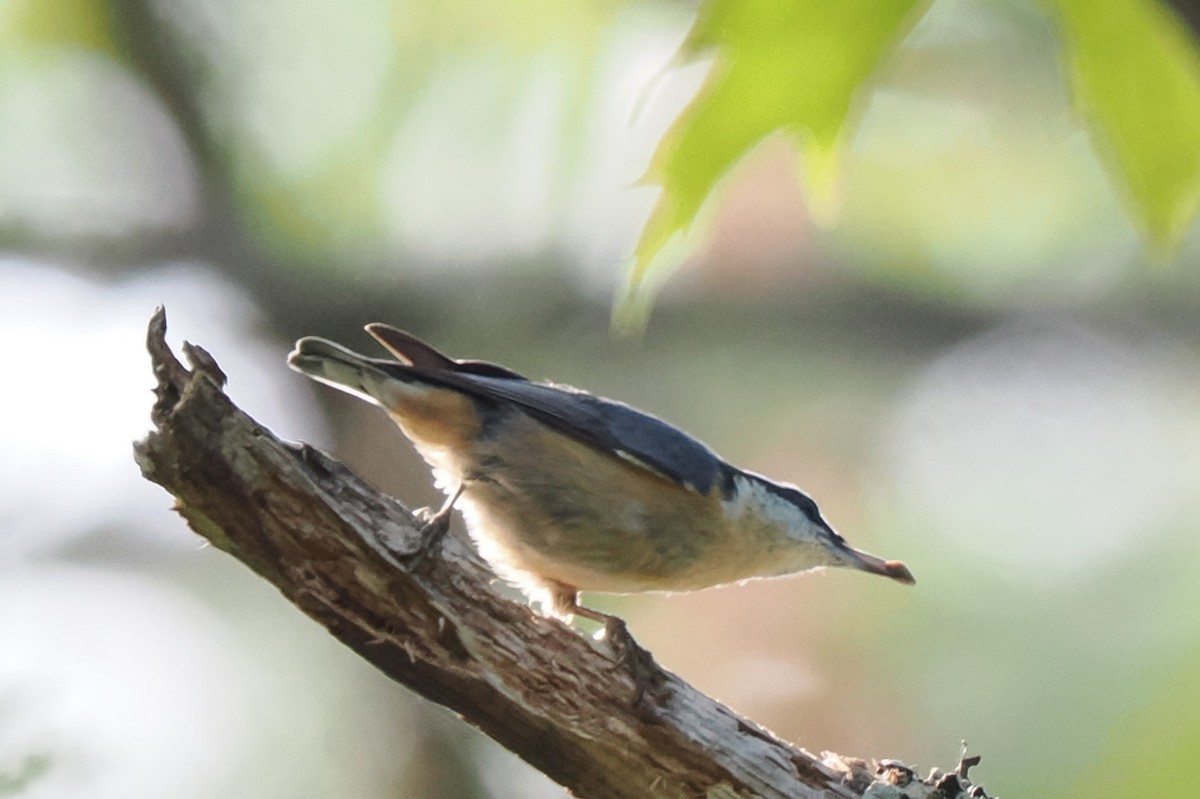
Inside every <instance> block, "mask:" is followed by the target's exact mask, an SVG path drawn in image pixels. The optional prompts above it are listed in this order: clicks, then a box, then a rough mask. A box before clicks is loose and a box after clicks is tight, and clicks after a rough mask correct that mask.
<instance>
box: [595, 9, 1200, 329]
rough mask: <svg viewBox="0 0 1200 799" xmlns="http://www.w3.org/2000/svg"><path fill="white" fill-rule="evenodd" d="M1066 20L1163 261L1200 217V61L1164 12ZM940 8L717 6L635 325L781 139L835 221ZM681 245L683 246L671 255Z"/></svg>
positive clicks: (1081, 99)
mask: <svg viewBox="0 0 1200 799" xmlns="http://www.w3.org/2000/svg"><path fill="white" fill-rule="evenodd" d="M1045 5H1047V6H1049V7H1050V8H1051V9H1052V10H1053V11H1055V12H1056V14H1055V16H1056V18H1057V19H1058V20H1059V21H1060V24H1061V31H1062V38H1063V41H1064V46H1065V48H1066V55H1067V62H1068V64H1069V67H1070V73H1071V80H1072V83H1073V85H1074V87H1075V100H1076V105H1077V107H1078V108H1079V109H1080V110H1081V111H1082V113H1083V114H1084V116H1085V118H1086V119H1087V120H1088V122H1089V123H1090V125H1091V129H1092V131H1093V136H1094V138H1095V139H1096V141H1097V142H1098V143H1099V149H1100V151H1101V154H1102V156H1104V157H1106V159H1107V161H1108V162H1109V163H1110V165H1111V167H1112V170H1111V171H1112V173H1113V176H1114V178H1115V180H1116V182H1117V184H1118V186H1119V188H1120V189H1121V190H1122V193H1123V194H1125V195H1126V197H1127V199H1128V205H1129V208H1130V212H1131V213H1132V215H1133V216H1134V218H1135V219H1136V220H1137V221H1138V223H1139V225H1140V227H1141V229H1142V230H1143V232H1144V234H1145V236H1146V238H1147V239H1148V241H1149V242H1150V244H1151V245H1152V246H1153V247H1154V248H1155V249H1156V250H1157V251H1158V252H1159V253H1162V254H1169V253H1171V252H1173V251H1174V249H1175V248H1176V247H1177V246H1178V243H1179V240H1180V238H1181V237H1182V236H1183V234H1184V232H1185V231H1186V230H1187V228H1188V226H1189V225H1190V224H1191V222H1192V221H1193V220H1194V218H1195V215H1196V209H1197V206H1198V204H1200V143H1198V142H1200V52H1198V50H1197V44H1196V42H1195V40H1194V39H1193V38H1192V37H1191V36H1190V35H1189V33H1188V31H1187V30H1186V29H1185V28H1184V27H1183V25H1182V24H1181V23H1180V22H1179V20H1177V19H1176V18H1175V17H1174V16H1173V14H1172V13H1171V12H1170V11H1169V10H1167V9H1165V8H1164V7H1162V5H1161V3H1160V0H1119V1H1118V2H1112V3H1092V2H1086V0H1045ZM927 7H928V4H927V3H920V2H906V1H904V0H901V1H899V2H887V3H880V2H867V3H862V2H852V3H836V4H829V3H821V2H795V1H794V0H755V2H737V1H736V0H708V2H706V3H705V4H704V5H703V6H702V7H701V10H700V14H699V17H698V19H697V21H696V23H695V26H694V27H693V29H692V32H691V34H690V35H689V37H688V39H687V40H686V41H685V43H684V45H683V47H682V49H681V52H680V56H681V57H682V58H685V59H692V58H696V57H697V56H699V55H703V54H708V53H712V55H713V64H712V67H711V71H710V73H709V77H708V81H707V83H706V85H705V87H704V89H703V90H702V91H701V92H700V93H699V94H698V95H697V96H696V98H695V99H694V100H693V101H692V103H691V104H690V105H689V106H688V108H687V109H686V110H685V111H684V112H683V114H682V115H681V116H680V117H679V119H678V121H677V122H676V123H675V125H674V126H673V127H672V128H671V129H670V130H669V131H668V132H667V134H666V135H665V136H664V137H663V139H662V142H661V143H660V145H659V147H658V150H657V152H656V153H655V156H654V160H653V162H652V164H651V168H650V172H649V174H648V175H647V181H648V182H650V183H653V184H656V185H659V186H661V187H662V194H661V195H660V197H659V199H658V203H657V205H656V206H655V209H654V211H653V213H652V214H651V216H650V218H649V221H648V222H647V223H646V226H645V228H644V229H643V232H642V236H641V239H640V241H639V243H638V246H637V250H636V252H635V256H634V261H633V267H632V271H631V274H630V281H629V283H630V284H629V286H628V289H627V292H626V296H625V299H624V303H625V307H624V308H619V309H618V314H619V315H620V316H621V317H623V318H625V319H627V320H636V319H638V318H640V317H641V316H642V315H643V314H644V308H642V307H640V305H639V302H638V301H639V299H641V300H643V301H644V300H645V295H647V294H650V293H652V290H653V285H652V284H654V283H661V281H662V280H663V279H664V278H665V276H666V274H668V273H669V272H670V271H671V270H673V269H674V268H675V267H676V266H677V265H678V264H679V263H680V262H681V260H682V258H683V256H684V255H685V254H686V253H687V252H688V251H689V250H691V249H694V242H695V240H696V238H698V237H697V236H692V237H691V238H692V241H691V242H688V241H685V240H684V239H683V238H681V237H682V236H683V235H684V234H686V233H689V232H692V233H703V232H705V231H706V229H707V227H708V221H707V220H708V218H710V217H711V213H706V212H705V210H704V209H705V208H707V207H709V206H710V205H711V204H712V203H713V201H714V192H715V191H716V190H717V188H718V186H719V184H720V182H721V179H722V177H724V176H725V174H726V173H727V172H728V170H729V169H730V167H731V166H733V164H734V163H735V162H737V161H738V160H739V159H741V158H742V157H743V156H745V155H746V154H747V152H749V151H750V150H751V149H753V148H754V147H755V146H756V145H758V144H759V143H760V142H761V141H762V139H763V138H764V137H766V136H767V135H768V134H771V133H773V132H777V131H783V132H786V133H789V134H792V135H794V136H795V137H796V138H798V139H799V144H800V150H801V154H802V159H803V166H804V176H805V180H806V183H807V188H808V194H809V211H810V213H814V215H815V217H816V218H817V219H818V220H820V219H825V220H826V221H829V220H830V217H831V214H832V212H833V209H832V204H831V197H832V195H833V192H834V184H835V181H836V178H837V173H838V170H837V159H838V155H839V153H838V145H839V143H841V142H843V141H844V140H846V139H847V138H849V136H850V135H851V134H852V133H853V128H852V125H851V124H850V119H849V115H850V110H851V107H852V102H859V103H861V102H862V101H863V99H864V98H863V97H862V94H863V92H865V91H866V89H867V88H868V83H869V81H870V79H871V78H872V77H875V76H876V73H877V72H878V70H879V66H880V64H881V63H882V62H883V61H884V60H885V59H884V56H885V55H887V53H888V52H890V49H891V47H890V46H891V45H892V44H894V43H895V41H896V40H897V39H899V38H902V37H903V36H904V35H905V34H907V33H908V31H909V30H910V29H911V27H912V25H913V24H914V23H915V22H916V21H917V19H918V18H919V17H920V15H921V14H922V13H923V12H924V10H925V9H926V8H927ZM672 242H675V243H676V246H668V245H670V244H672Z"/></svg>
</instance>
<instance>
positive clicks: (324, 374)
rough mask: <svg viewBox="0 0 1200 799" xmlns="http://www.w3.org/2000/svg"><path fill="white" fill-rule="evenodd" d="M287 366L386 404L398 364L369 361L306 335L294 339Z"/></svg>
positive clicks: (350, 351) (398, 373)
mask: <svg viewBox="0 0 1200 799" xmlns="http://www.w3.org/2000/svg"><path fill="white" fill-rule="evenodd" d="M288 366H290V367H291V368H293V369H295V370H296V371H297V372H301V373H302V374H306V375H308V376H309V377H311V378H313V379H314V380H318V381H320V382H322V383H325V384H327V385H330V386H333V387H334V388H339V389H341V390H343V391H346V392H349V393H351V394H355V395H357V396H359V397H362V398H363V399H366V400H368V401H370V402H374V403H375V404H377V405H383V406H384V407H387V406H388V397H389V396H390V394H391V391H389V390H388V387H389V386H392V390H393V391H394V387H395V383H396V381H397V380H398V379H400V377H401V375H400V373H401V371H402V370H404V369H406V368H407V367H405V366H404V365H402V364H398V363H392V362H388V361H373V360H371V359H370V358H366V357H364V356H362V355H359V354H358V353H357V352H354V351H353V350H349V349H346V348H345V347H343V346H342V345H341V344H335V343H334V342H332V341H329V340H327V339H323V338H318V337H316V336H307V337H305V338H302V339H300V340H299V341H297V342H296V348H295V349H294V350H292V352H291V354H289V355H288Z"/></svg>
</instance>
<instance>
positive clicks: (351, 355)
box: [288, 324, 914, 621]
mask: <svg viewBox="0 0 1200 799" xmlns="http://www.w3.org/2000/svg"><path fill="white" fill-rule="evenodd" d="M366 329H367V332H368V333H370V334H371V335H372V336H374V337H375V339H376V340H378V341H379V343H380V344H382V345H383V346H384V347H386V348H387V349H388V350H389V351H390V352H391V353H392V354H393V355H395V356H396V357H397V358H399V359H400V360H399V362H397V361H393V360H380V359H374V358H367V357H364V356H362V355H359V354H357V353H355V352H352V351H350V350H348V349H346V348H345V347H342V346H340V345H338V344H335V343H333V342H331V341H327V340H325V339H320V338H313V337H309V338H303V339H300V341H298V342H297V343H296V349H295V351H294V352H292V353H291V355H290V356H289V357H288V363H289V364H290V365H291V367H292V368H293V369H296V370H297V371H300V372H303V373H304V374H306V375H308V376H310V377H312V378H314V379H316V380H319V381H321V382H323V383H328V384H329V385H332V386H334V387H336V388H339V389H342V390H343V391H348V392H350V393H351V394H356V395H358V396H360V397H362V398H364V399H366V400H369V401H371V402H374V403H377V404H379V405H381V406H382V407H383V408H384V410H386V411H387V412H388V414H389V415H390V416H391V417H392V419H393V420H394V421H395V422H396V423H397V424H399V425H400V429H401V430H403V431H404V434H405V435H406V436H408V438H409V440H411V441H412V443H413V445H414V446H415V447H416V449H417V451H418V452H419V453H420V454H421V456H422V457H423V458H424V459H425V461H426V462H427V463H428V464H429V465H430V466H431V467H432V468H433V472H434V476H435V479H436V484H437V486H438V487H439V488H440V489H442V490H443V491H444V492H445V493H446V495H447V497H448V499H447V502H446V504H445V505H444V506H443V507H442V509H441V511H439V512H438V514H437V515H436V516H435V517H434V520H433V521H434V522H435V523H443V524H444V522H445V520H446V519H447V518H448V515H449V513H450V512H451V510H452V508H453V507H454V505H455V504H456V503H457V505H458V506H459V507H460V508H461V510H462V513H463V516H464V518H465V520H466V524H467V529H468V531H469V532H470V535H471V538H472V539H473V540H474V542H475V544H476V546H477V547H478V549H479V552H480V554H482V555H483V557H484V558H485V559H486V560H487V561H488V562H489V563H490V564H491V566H492V568H493V569H494V570H495V571H496V573H497V574H499V575H500V576H501V577H503V578H504V579H506V580H508V581H510V582H511V583H513V584H515V585H516V586H517V587H518V588H520V589H521V591H523V592H524V593H525V595H526V596H527V597H529V599H530V600H533V601H536V602H538V603H540V605H541V607H542V610H543V612H545V613H549V614H551V615H554V616H557V617H559V618H563V619H569V618H570V617H571V615H573V614H579V615H582V616H585V617H587V618H592V619H597V620H599V621H609V620H610V619H608V617H606V616H604V615H603V614H600V613H597V612H595V611H591V610H589V609H587V608H581V607H580V606H579V604H578V598H579V591H581V590H583V591H598V592H604V593H630V592H637V591H688V590H693V589H699V588H708V587H710V586H715V585H721V584H724V583H733V582H739V581H743V580H748V579H750V578H754V577H774V576H778V575H784V574H793V573H796V572H802V571H807V570H809V569H814V568H819V567H822V566H840V567H845V568H851V569H858V570H860V571H864V572H868V573H870V574H879V575H882V576H884V577H890V578H892V579H893V580H896V581H898V582H901V583H908V584H912V583H913V582H914V580H913V576H912V574H911V573H910V572H909V570H908V568H907V567H906V566H905V565H904V564H903V563H900V562H899V561H894V560H892V561H884V560H882V559H880V558H877V557H875V556H874V555H869V554H867V553H865V552H861V551H859V550H857V549H854V548H853V547H851V546H850V545H849V544H847V543H846V541H845V539H843V538H842V537H841V536H840V535H838V534H837V533H836V532H835V531H834V529H833V528H832V527H831V526H830V525H829V523H828V522H826V521H825V519H824V518H823V517H822V516H821V513H820V511H818V510H817V505H816V503H815V502H813V501H812V499H810V498H809V497H808V496H807V495H805V494H804V493H803V492H802V491H800V490H799V489H797V488H795V487H793V486H790V485H785V484H783V483H776V482H774V481H772V480H768V479H767V478H765V477H762V476H761V475H757V474H754V473H752V472H747V471H743V470H742V469H739V468H737V467H735V466H731V465H730V464H728V463H726V462H725V461H723V460H722V459H721V458H719V457H718V456H717V455H716V454H715V453H714V452H713V451H712V450H710V449H709V448H708V447H706V446H705V445H704V444H701V443H700V442H699V441H697V440H695V439H694V438H692V437H691V436H689V435H687V434H686V433H684V432H682V431H681V430H679V429H677V428H675V427H672V426H671V425H669V424H667V423H666V422H663V421H661V420H659V419H657V418H655V417H653V416H651V415H649V414H646V413H642V412H641V411H638V410H635V409H633V408H631V407H629V406H628V405H624V404H622V403H619V402H614V401H612V400H607V399H602V398H600V397H596V396H593V395H591V394H588V393H586V392H583V391H580V390H578V389H574V388H569V387H567V386H559V385H552V384H546V383H534V382H531V381H529V380H527V379H525V378H524V377H522V376H521V375H519V374H516V373H515V372H512V371H509V370H508V369H505V368H504V367H502V366H497V365H495V364H491V363H485V362H482V361H456V360H452V359H450V358H448V357H446V356H445V355H442V354H441V353H440V352H438V351H437V350H435V349H433V348H432V347H430V346H429V345H428V344H425V343H424V342H422V341H420V340H418V339H417V338H415V337H413V336H411V335H409V334H408V333H404V332H402V331H400V330H397V329H395V328H393V327H389V326H387V325H382V324H372V325H368V326H367V328H366Z"/></svg>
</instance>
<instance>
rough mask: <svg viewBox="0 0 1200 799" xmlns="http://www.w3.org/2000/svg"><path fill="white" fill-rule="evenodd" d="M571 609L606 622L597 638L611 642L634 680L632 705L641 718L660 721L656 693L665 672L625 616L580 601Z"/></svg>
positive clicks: (578, 614) (620, 660) (584, 616)
mask: <svg viewBox="0 0 1200 799" xmlns="http://www.w3.org/2000/svg"><path fill="white" fill-rule="evenodd" d="M572 610H573V612H574V614H575V615H577V616H582V617H583V618H585V619H591V620H592V621H595V622H599V623H601V624H603V625H604V629H603V630H601V631H600V633H599V634H597V636H596V638H597V640H602V641H604V642H606V643H607V644H608V646H609V647H610V648H611V649H612V651H613V655H614V656H615V658H616V661H617V662H618V663H619V664H621V666H622V667H623V668H624V669H625V670H626V672H627V673H628V674H629V677H630V679H631V680H632V681H633V697H632V699H631V701H630V705H631V706H632V707H633V708H634V710H636V711H637V713H638V715H639V716H640V717H641V719H642V721H644V722H646V723H648V724H658V723H661V718H660V715H659V710H658V706H657V704H656V703H655V702H654V701H653V693H654V692H655V691H656V689H657V688H658V687H659V686H661V685H662V682H663V672H662V669H661V668H659V666H658V664H657V663H655V662H654V656H653V655H651V654H650V653H649V652H648V651H647V650H646V649H645V648H643V647H642V645H641V644H639V643H638V642H637V641H636V640H634V637H633V635H632V634H630V632H629V627H628V626H627V625H626V624H625V620H624V619H621V618H619V617H617V616H612V615H609V614H607V613H601V612H600V611H597V610H592V609H591V608H584V607H580V606H579V605H578V604H574V607H573V608H572Z"/></svg>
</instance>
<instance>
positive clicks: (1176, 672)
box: [1067, 651, 1200, 799]
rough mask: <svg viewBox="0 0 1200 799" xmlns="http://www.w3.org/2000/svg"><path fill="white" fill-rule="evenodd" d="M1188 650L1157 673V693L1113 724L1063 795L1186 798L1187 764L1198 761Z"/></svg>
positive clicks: (1198, 713) (1196, 654)
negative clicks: (1091, 762)
mask: <svg viewBox="0 0 1200 799" xmlns="http://www.w3.org/2000/svg"><path fill="white" fill-rule="evenodd" d="M1197 662H1200V651H1193V652H1191V654H1190V657H1189V658H1187V659H1186V660H1185V663H1186V665H1184V666H1183V667H1182V668H1179V667H1178V666H1177V667H1176V668H1174V669H1172V670H1169V671H1167V672H1166V673H1164V674H1162V675H1160V678H1159V679H1158V680H1157V681H1156V687H1157V689H1158V691H1157V694H1156V695H1155V696H1154V697H1153V698H1152V699H1151V701H1150V702H1148V703H1147V704H1146V705H1144V706H1142V707H1140V708H1138V710H1137V711H1136V712H1133V713H1131V714H1129V716H1128V717H1127V718H1126V719H1124V720H1123V721H1119V722H1117V723H1116V724H1114V725H1113V727H1112V729H1111V730H1110V731H1109V738H1108V741H1107V742H1106V743H1107V745H1106V746H1105V747H1104V751H1103V752H1102V753H1101V754H1100V756H1099V757H1097V758H1096V767H1095V768H1093V769H1092V770H1090V771H1089V772H1088V773H1087V774H1086V775H1085V776H1084V777H1082V778H1081V779H1080V780H1079V783H1078V784H1077V785H1075V786H1074V788H1073V789H1072V790H1071V791H1069V792H1068V793H1067V796H1069V797H1071V798H1072V799H1126V797H1130V796H1164V797H1166V796H1188V795H1190V794H1191V793H1192V792H1193V791H1194V788H1189V787H1187V786H1188V785H1194V780H1193V776H1192V771H1193V768H1192V765H1193V764H1194V763H1197V762H1200V681H1198V680H1197V679H1196V663H1197Z"/></svg>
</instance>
